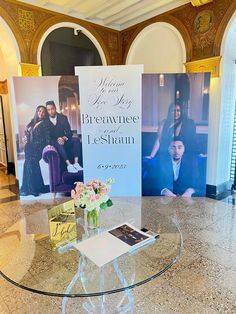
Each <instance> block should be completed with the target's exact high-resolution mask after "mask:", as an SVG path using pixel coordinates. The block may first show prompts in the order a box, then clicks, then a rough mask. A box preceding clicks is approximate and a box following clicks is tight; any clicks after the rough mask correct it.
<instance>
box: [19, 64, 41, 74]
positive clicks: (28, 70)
mask: <svg viewBox="0 0 236 314" xmlns="http://www.w3.org/2000/svg"><path fill="white" fill-rule="evenodd" d="M20 67H21V75H22V76H40V75H41V66H40V65H39V64H32V63H20Z"/></svg>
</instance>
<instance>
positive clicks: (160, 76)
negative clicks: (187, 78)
mask: <svg viewBox="0 0 236 314" xmlns="http://www.w3.org/2000/svg"><path fill="white" fill-rule="evenodd" d="M159 85H160V86H161V87H163V86H164V74H160V75H159Z"/></svg>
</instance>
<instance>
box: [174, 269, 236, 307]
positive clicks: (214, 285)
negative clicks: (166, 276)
mask: <svg viewBox="0 0 236 314" xmlns="http://www.w3.org/2000/svg"><path fill="white" fill-rule="evenodd" d="M189 271H190V270H189ZM179 275H181V273H180V272H179V273H178V274H176V276H179ZM222 276H224V275H222ZM201 277H203V278H205V279H209V280H210V286H211V288H219V287H220V288H222V289H224V292H226V293H229V294H233V295H234V296H235V299H236V295H235V293H234V292H233V291H231V290H230V289H229V288H225V287H223V286H222V285H221V284H220V280H221V279H222V278H223V277H218V278H215V279H216V280H214V277H212V276H209V275H208V274H206V273H205V274H203V273H201ZM171 279H173V280H172V281H174V280H175V279H174V276H173V277H172V278H171ZM169 284H170V285H171V286H174V287H178V288H179V289H180V287H179V286H178V285H175V284H174V283H172V282H171V280H169ZM184 291H185V292H186V290H184ZM204 293H205V291H202V292H201V293H199V298H200V297H202V296H203V295H204ZM232 304H233V303H232ZM234 305H236V303H235V304H234Z"/></svg>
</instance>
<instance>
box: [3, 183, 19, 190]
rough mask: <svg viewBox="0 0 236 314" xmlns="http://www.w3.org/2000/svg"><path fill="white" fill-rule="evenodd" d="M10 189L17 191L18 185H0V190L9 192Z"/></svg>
mask: <svg viewBox="0 0 236 314" xmlns="http://www.w3.org/2000/svg"><path fill="white" fill-rule="evenodd" d="M11 188H17V189H18V185H17V184H7V185H0V190H10V191H11Z"/></svg>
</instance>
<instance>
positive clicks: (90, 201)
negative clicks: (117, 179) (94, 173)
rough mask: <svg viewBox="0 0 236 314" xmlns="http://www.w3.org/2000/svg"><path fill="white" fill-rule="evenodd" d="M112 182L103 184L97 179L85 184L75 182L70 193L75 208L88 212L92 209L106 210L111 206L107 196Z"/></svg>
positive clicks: (111, 180) (110, 180)
mask: <svg viewBox="0 0 236 314" xmlns="http://www.w3.org/2000/svg"><path fill="white" fill-rule="evenodd" d="M113 182H114V180H113V179H112V178H109V179H108V180H107V181H106V182H105V183H104V182H102V181H100V180H98V179H93V180H92V181H89V182H87V183H86V184H84V183H82V182H77V183H76V186H75V189H74V190H72V191H71V197H72V198H73V199H74V201H75V205H76V206H78V207H81V208H86V209H87V211H88V212H90V211H93V210H94V209H106V208H107V207H110V206H112V205H113V203H112V201H111V199H110V198H109V195H108V193H109V192H110V189H111V185H112V183H113Z"/></svg>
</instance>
